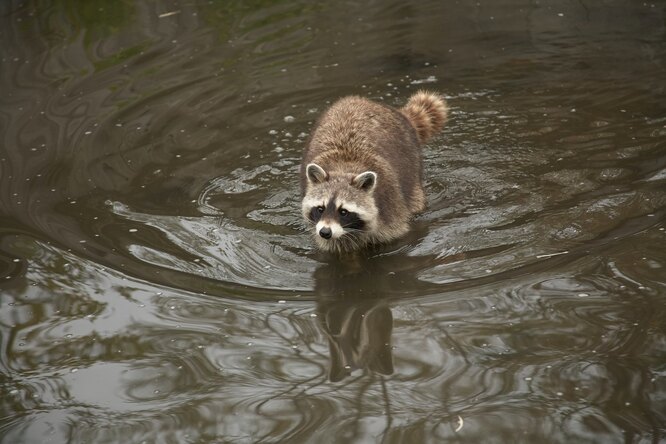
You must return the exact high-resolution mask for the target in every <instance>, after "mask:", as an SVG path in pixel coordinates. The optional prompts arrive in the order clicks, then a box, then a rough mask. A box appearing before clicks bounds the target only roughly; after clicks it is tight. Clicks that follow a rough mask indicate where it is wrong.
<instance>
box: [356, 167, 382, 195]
mask: <svg viewBox="0 0 666 444" xmlns="http://www.w3.org/2000/svg"><path fill="white" fill-rule="evenodd" d="M376 183H377V173H375V172H374V171H365V172H363V173H361V174H359V175H358V176H356V177H354V178H353V179H352V185H354V186H355V187H356V188H358V189H359V190H364V191H371V190H372V189H373V188H374V187H375V184H376Z"/></svg>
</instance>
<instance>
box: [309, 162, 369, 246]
mask: <svg viewBox="0 0 666 444" xmlns="http://www.w3.org/2000/svg"><path fill="white" fill-rule="evenodd" d="M306 175H307V181H308V185H307V190H306V193H305V197H304V198H303V207H302V211H303V216H304V217H305V219H306V220H308V221H309V222H310V223H311V224H312V225H313V226H314V236H315V241H316V243H317V245H318V246H319V247H320V248H322V249H324V250H329V251H343V250H354V249H356V248H360V247H361V246H362V245H363V242H361V241H360V239H361V238H362V236H364V235H366V234H368V233H372V232H373V231H374V230H375V229H376V225H377V207H376V205H375V201H374V195H373V191H374V188H375V185H376V183H377V174H376V173H374V172H372V171H366V172H363V173H361V174H358V175H353V174H341V173H333V174H329V173H327V172H326V171H325V170H324V169H323V168H322V167H320V166H319V165H317V164H315V163H311V164H309V165H308V166H307V167H306Z"/></svg>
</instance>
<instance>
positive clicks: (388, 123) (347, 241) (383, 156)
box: [301, 92, 447, 252]
mask: <svg viewBox="0 0 666 444" xmlns="http://www.w3.org/2000/svg"><path fill="white" fill-rule="evenodd" d="M446 117H447V107H446V103H445V102H444V99H443V98H442V97H441V96H439V95H437V94H434V93H428V92H419V93H416V94H414V95H413V96H412V97H411V98H410V99H409V101H408V102H407V104H406V105H405V106H404V107H402V108H400V109H396V108H392V107H389V106H386V105H382V104H379V103H375V102H372V101H370V100H368V99H365V98H362V97H357V96H351V97H345V98H343V99H340V100H339V101H337V102H336V103H334V104H333V105H332V106H331V107H330V108H329V109H328V110H327V111H326V112H325V113H324V115H323V116H322V117H321V118H320V120H319V122H318V124H317V126H316V127H315V129H314V131H313V133H312V136H311V138H310V142H309V143H308V145H307V147H306V148H305V151H304V153H303V160H302V164H301V187H302V191H303V204H302V212H303V216H304V217H305V219H306V220H307V221H309V222H310V223H311V224H312V225H313V226H314V238H315V242H316V243H317V246H318V247H319V248H321V249H322V250H326V251H337V252H344V251H350V250H355V249H359V248H363V247H365V246H367V245H369V244H374V243H384V242H388V241H391V240H394V239H396V238H398V237H401V236H402V235H404V234H405V233H406V232H407V231H408V230H409V222H410V219H411V218H412V216H413V215H414V214H416V213H418V212H420V211H422V210H423V209H424V208H425V193H424V191H423V184H422V161H421V148H420V145H421V144H422V143H424V142H426V141H427V140H428V139H429V138H430V137H432V136H433V135H434V134H435V133H436V132H437V131H439V130H440V129H441V127H442V126H443V124H444V122H445V120H446Z"/></svg>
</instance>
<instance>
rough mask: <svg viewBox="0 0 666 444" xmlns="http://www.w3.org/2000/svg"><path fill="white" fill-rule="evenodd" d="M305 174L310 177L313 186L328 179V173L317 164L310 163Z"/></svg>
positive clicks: (309, 180)
mask: <svg viewBox="0 0 666 444" xmlns="http://www.w3.org/2000/svg"><path fill="white" fill-rule="evenodd" d="M305 174H306V176H307V177H308V182H310V183H313V184H316V183H321V182H323V181H325V180H327V179H328V173H327V172H326V171H324V169H323V168H322V167H320V166H319V165H317V164H316V163H309V164H308V166H306V167H305Z"/></svg>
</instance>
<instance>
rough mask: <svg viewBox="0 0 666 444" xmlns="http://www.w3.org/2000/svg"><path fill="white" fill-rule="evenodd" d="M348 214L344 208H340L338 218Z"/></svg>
mask: <svg viewBox="0 0 666 444" xmlns="http://www.w3.org/2000/svg"><path fill="white" fill-rule="evenodd" d="M348 214H349V211H347V210H345V209H344V208H340V216H342V217H345V216H346V215H348Z"/></svg>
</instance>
